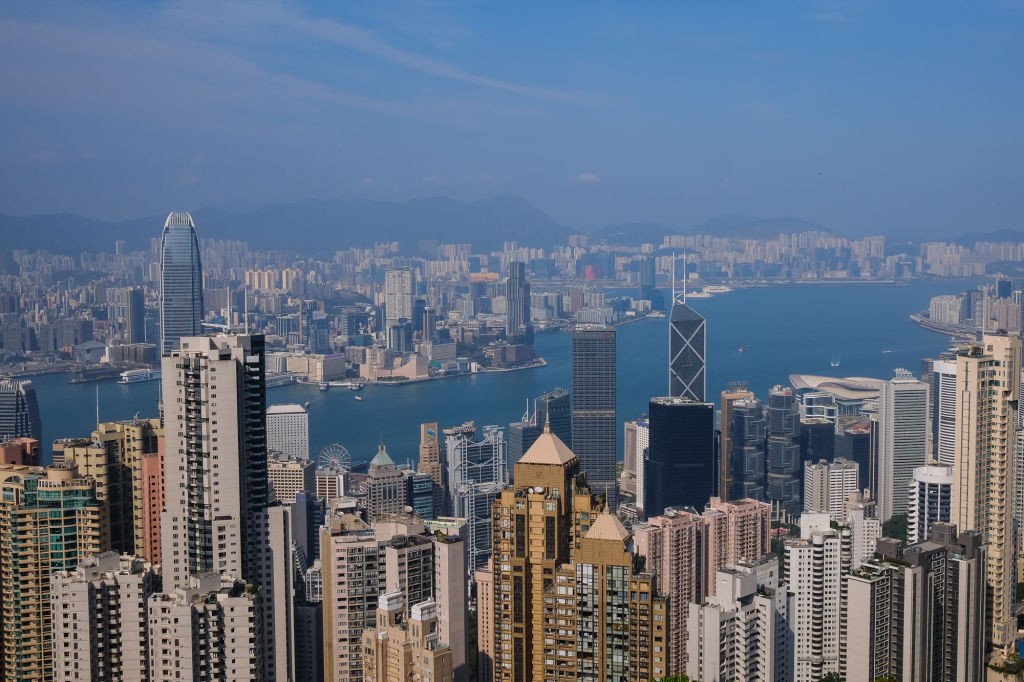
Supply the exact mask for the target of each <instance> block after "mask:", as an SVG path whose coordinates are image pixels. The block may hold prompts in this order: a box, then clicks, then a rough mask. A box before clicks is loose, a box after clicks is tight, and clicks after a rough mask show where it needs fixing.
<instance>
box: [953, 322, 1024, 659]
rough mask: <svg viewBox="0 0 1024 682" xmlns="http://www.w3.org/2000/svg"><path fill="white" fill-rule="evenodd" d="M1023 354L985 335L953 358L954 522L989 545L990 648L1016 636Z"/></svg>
mask: <svg viewBox="0 0 1024 682" xmlns="http://www.w3.org/2000/svg"><path fill="white" fill-rule="evenodd" d="M1020 353H1021V340H1020V338H1019V337H1018V336H1017V335H1016V334H1014V335H1012V336H1011V335H992V334H986V335H985V336H984V337H983V339H982V342H981V343H980V344H975V345H970V346H965V347H963V348H961V349H960V350H958V351H957V357H956V386H957V390H956V393H957V395H958V396H959V398H958V401H957V409H956V444H957V450H956V458H955V462H954V468H953V481H954V484H955V488H954V490H953V512H952V523H953V524H954V525H955V526H957V527H958V528H959V529H960V530H961V531H967V530H977V531H980V532H981V534H982V542H983V543H984V544H985V545H986V548H987V554H988V557H987V562H986V583H987V590H986V594H985V596H986V604H985V623H986V641H987V642H988V643H989V645H991V646H992V647H996V648H998V647H1003V646H1005V645H1007V644H1010V643H1011V642H1012V641H1013V639H1014V636H1015V634H1016V619H1015V618H1014V615H1013V601H1014V591H1013V585H1014V583H1015V582H1016V575H1014V573H1013V565H1014V553H1015V548H1014V523H1013V518H1014V498H1013V480H1014V479H1013V463H1014V430H1015V428H1016V403H1017V399H1018V398H1019V396H1020V357H1021V356H1020Z"/></svg>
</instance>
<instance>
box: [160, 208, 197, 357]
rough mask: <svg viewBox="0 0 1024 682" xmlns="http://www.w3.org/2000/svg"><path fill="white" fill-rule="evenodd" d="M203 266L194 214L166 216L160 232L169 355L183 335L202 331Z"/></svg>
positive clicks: (163, 328)
mask: <svg viewBox="0 0 1024 682" xmlns="http://www.w3.org/2000/svg"><path fill="white" fill-rule="evenodd" d="M202 322H203V269H202V265H201V263H200V261H199V239H198V238H197V237H196V226H195V223H193V222H192V216H191V215H189V214H188V213H185V212H183V211H182V212H174V213H171V214H170V215H169V216H167V222H165V223H164V231H163V234H162V235H161V236H160V352H161V353H163V354H164V355H167V354H168V353H170V352H171V351H172V350H174V349H175V348H177V347H178V341H179V339H181V337H183V336H198V335H199V334H202V333H203V329H202Z"/></svg>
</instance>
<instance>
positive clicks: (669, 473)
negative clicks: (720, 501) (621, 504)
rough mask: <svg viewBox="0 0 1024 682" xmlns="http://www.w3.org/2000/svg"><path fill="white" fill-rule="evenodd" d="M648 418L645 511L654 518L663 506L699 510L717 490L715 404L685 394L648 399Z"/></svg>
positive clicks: (663, 508)
mask: <svg viewBox="0 0 1024 682" xmlns="http://www.w3.org/2000/svg"><path fill="white" fill-rule="evenodd" d="M648 421H649V423H650V432H649V435H650V441H649V443H648V445H647V457H646V459H645V460H644V505H643V508H644V512H645V513H646V514H647V516H657V515H659V514H661V513H663V512H664V511H665V508H666V507H693V508H694V509H696V510H698V511H700V510H703V509H704V505H706V504H707V502H708V500H709V499H711V497H712V496H714V495H717V494H718V481H717V480H716V475H715V406H714V405H713V404H711V403H698V402H694V401H692V400H688V399H686V398H675V397H666V398H652V399H651V403H650V407H649V414H648Z"/></svg>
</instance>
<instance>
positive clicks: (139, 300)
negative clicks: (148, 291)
mask: <svg viewBox="0 0 1024 682" xmlns="http://www.w3.org/2000/svg"><path fill="white" fill-rule="evenodd" d="M127 317H128V319H127V320H126V326H127V328H128V338H127V341H128V343H145V341H146V297H145V292H143V291H142V289H140V288H139V287H135V288H134V289H131V290H130V291H129V292H128V316H127Z"/></svg>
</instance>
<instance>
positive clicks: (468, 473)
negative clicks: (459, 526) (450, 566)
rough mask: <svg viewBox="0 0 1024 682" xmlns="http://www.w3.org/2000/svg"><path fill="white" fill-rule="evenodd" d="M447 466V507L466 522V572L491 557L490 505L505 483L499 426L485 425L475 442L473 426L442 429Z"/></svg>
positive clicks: (504, 445)
mask: <svg viewBox="0 0 1024 682" xmlns="http://www.w3.org/2000/svg"><path fill="white" fill-rule="evenodd" d="M444 437H445V457H446V460H447V465H448V508H449V509H450V510H451V513H452V515H453V516H456V517H459V518H463V519H466V526H467V527H466V533H467V539H468V545H467V550H466V551H467V553H468V556H469V567H468V568H469V570H470V571H473V570H476V569H478V568H480V567H481V566H483V565H484V563H485V562H486V561H487V557H489V556H490V555H491V513H490V510H491V505H492V504H493V503H494V498H495V497H497V496H498V494H500V493H501V491H502V490H503V489H504V488H505V486H506V485H507V484H508V444H507V443H506V442H505V430H504V429H502V428H501V427H500V426H485V427H484V428H483V437H482V438H481V439H480V440H476V425H475V424H474V423H473V422H467V423H466V424H463V425H462V426H458V427H454V428H448V429H445V430H444Z"/></svg>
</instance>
